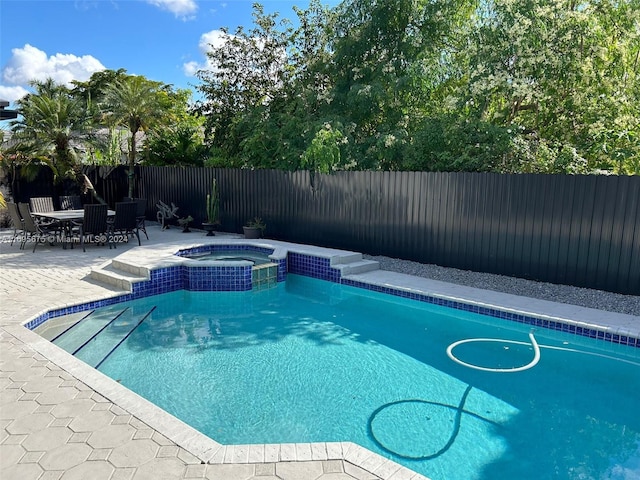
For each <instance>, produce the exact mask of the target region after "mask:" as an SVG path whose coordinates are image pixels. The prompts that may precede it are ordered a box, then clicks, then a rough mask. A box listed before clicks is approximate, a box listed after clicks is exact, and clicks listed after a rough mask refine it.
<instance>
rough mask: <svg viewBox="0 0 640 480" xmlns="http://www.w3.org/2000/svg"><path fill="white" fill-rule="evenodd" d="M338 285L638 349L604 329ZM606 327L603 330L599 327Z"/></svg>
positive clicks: (638, 343) (639, 341)
mask: <svg viewBox="0 0 640 480" xmlns="http://www.w3.org/2000/svg"><path fill="white" fill-rule="evenodd" d="M340 283H341V284H342V285H348V286H351V287H356V288H363V289H365V290H370V291H373V292H378V293H386V294H388V295H394V296H396V297H402V298H407V299H410V300H417V301H419V302H425V303H430V304H433V305H440V306H443V307H447V308H453V309H455V310H463V311H466V312H471V313H478V314H480V315H486V316H488V317H494V318H500V319H504V320H509V321H512V322H517V323H524V324H525V325H531V326H534V327H541V328H546V329H549V330H556V331H560V332H564V333H571V334H574V335H579V336H583V337H589V338H593V339H597V340H603V341H605V342H610V343H616V344H620V345H628V346H630V347H636V348H640V338H635V337H632V336H629V335H621V334H617V333H611V332H609V331H607V330H606V329H598V328H589V327H586V326H580V325H577V324H574V323H569V321H562V320H561V319H554V320H551V319H547V318H540V317H535V316H533V315H526V314H523V313H516V312H510V311H507V310H500V309H497V308H490V307H484V306H482V305H475V304H471V303H464V302H460V301H457V300H451V299H447V298H442V297H435V296H432V295H428V294H424V293H416V292H409V291H406V290H400V289H397V288H390V287H383V286H380V285H374V284H370V283H365V282H360V281H356V280H350V279H347V278H344V279H342V280H341V282H340ZM603 328H606V327H603Z"/></svg>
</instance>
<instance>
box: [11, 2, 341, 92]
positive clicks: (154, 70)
mask: <svg viewBox="0 0 640 480" xmlns="http://www.w3.org/2000/svg"><path fill="white" fill-rule="evenodd" d="M252 3H253V2H252V1H251V0H224V1H218V0H2V1H0V98H2V99H5V100H9V101H11V102H13V101H15V100H16V99H18V98H20V97H21V96H23V95H24V94H26V93H27V92H28V91H29V86H28V84H29V81H30V80H32V79H37V80H44V79H46V78H47V77H51V78H53V79H54V80H56V81H57V82H58V83H64V84H69V82H70V81H71V80H87V79H88V78H89V77H90V76H91V74H92V73H94V72H96V71H99V70H103V69H112V70H117V69H119V68H124V69H126V70H127V72H128V73H130V74H136V75H144V76H145V77H147V78H149V79H151V80H156V81H160V82H163V83H167V84H172V85H174V86H175V87H176V88H191V89H192V90H194V88H193V85H194V84H197V83H198V80H197V79H196V78H195V77H194V76H193V72H194V71H195V70H196V69H197V68H199V67H202V66H204V65H205V59H206V57H205V51H206V49H207V43H210V42H215V41H216V38H218V35H219V30H220V28H221V27H228V28H229V31H230V32H233V31H234V30H235V28H236V27H237V26H238V25H244V26H245V27H250V26H251V25H252V17H251V12H252ZM260 3H262V4H263V5H264V8H265V11H266V12H278V13H279V14H280V16H281V17H283V18H288V19H290V20H295V17H296V16H295V13H294V12H293V6H294V5H296V6H298V7H300V8H303V9H304V8H307V6H308V4H309V2H308V0H265V1H263V2H260ZM323 3H325V4H327V5H332V6H333V5H336V4H337V3H338V2H337V1H325V2H323ZM69 85H70V84H69Z"/></svg>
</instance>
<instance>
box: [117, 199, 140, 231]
mask: <svg viewBox="0 0 640 480" xmlns="http://www.w3.org/2000/svg"><path fill="white" fill-rule="evenodd" d="M137 212H138V205H137V204H136V203H135V202H118V203H116V216H115V218H114V220H113V230H115V231H117V232H125V231H126V232H131V231H133V230H135V228H136V225H137V224H138V221H137V220H136V217H137Z"/></svg>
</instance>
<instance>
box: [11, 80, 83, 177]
mask: <svg viewBox="0 0 640 480" xmlns="http://www.w3.org/2000/svg"><path fill="white" fill-rule="evenodd" d="M31 86H33V87H34V88H35V92H34V93H31V94H29V95H26V96H25V97H23V98H22V99H20V100H18V101H17V102H16V103H17V105H18V112H19V113H20V115H21V118H20V117H19V119H18V120H16V121H14V122H13V123H12V126H13V132H14V135H13V140H15V141H16V142H15V144H14V149H15V152H10V153H20V152H21V153H23V154H24V155H23V157H24V158H27V159H29V163H30V164H31V165H39V166H42V165H47V166H48V167H49V168H51V169H52V170H53V173H54V178H55V180H56V181H57V180H59V179H61V178H74V179H78V174H79V173H80V172H79V166H80V162H79V154H80V151H81V148H82V146H83V144H84V143H85V142H86V141H87V139H88V137H87V127H88V125H89V117H88V116H87V114H86V108H85V105H84V104H83V103H82V101H81V100H79V99H77V98H74V97H73V96H72V95H71V93H70V91H69V89H67V88H66V87H65V86H63V85H58V84H56V83H55V82H54V81H53V80H51V79H48V80H46V81H44V82H37V81H35V82H32V83H31Z"/></svg>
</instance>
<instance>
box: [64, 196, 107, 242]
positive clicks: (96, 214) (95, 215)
mask: <svg viewBox="0 0 640 480" xmlns="http://www.w3.org/2000/svg"><path fill="white" fill-rule="evenodd" d="M107 210H108V208H107V205H106V204H102V203H89V204H86V205H85V206H84V217H83V219H82V222H73V228H72V240H75V237H78V240H79V241H80V245H81V246H82V251H83V252H86V251H87V250H86V247H85V242H86V241H87V240H89V239H90V238H89V237H93V238H95V240H96V241H97V243H99V244H104V243H105V242H108V243H109V248H112V244H111V237H110V236H109V233H110V230H109V225H108V223H107Z"/></svg>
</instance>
